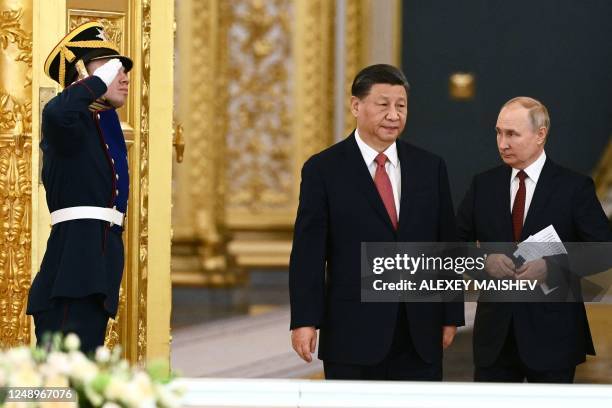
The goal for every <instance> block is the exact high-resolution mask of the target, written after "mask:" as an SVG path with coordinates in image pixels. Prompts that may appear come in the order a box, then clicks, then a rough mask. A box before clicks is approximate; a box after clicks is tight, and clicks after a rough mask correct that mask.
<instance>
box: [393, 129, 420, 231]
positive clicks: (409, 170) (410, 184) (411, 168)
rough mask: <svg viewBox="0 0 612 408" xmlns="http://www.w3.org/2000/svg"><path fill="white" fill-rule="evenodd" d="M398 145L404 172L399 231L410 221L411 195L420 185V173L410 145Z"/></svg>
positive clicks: (401, 166) (397, 142) (397, 143)
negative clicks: (418, 178)
mask: <svg viewBox="0 0 612 408" xmlns="http://www.w3.org/2000/svg"><path fill="white" fill-rule="evenodd" d="M395 143H396V145H397V154H398V157H399V161H400V172H401V174H402V180H401V185H402V191H401V195H400V211H399V221H398V227H397V229H398V231H399V230H400V228H401V227H402V225H405V224H407V223H408V216H409V215H410V210H409V207H410V202H411V201H410V197H414V192H415V191H416V186H417V185H418V180H417V177H418V175H419V174H420V172H419V170H418V169H417V162H416V160H414V157H411V154H410V153H411V152H410V146H409V145H408V144H406V143H400V142H399V140H398V141H396V142H395Z"/></svg>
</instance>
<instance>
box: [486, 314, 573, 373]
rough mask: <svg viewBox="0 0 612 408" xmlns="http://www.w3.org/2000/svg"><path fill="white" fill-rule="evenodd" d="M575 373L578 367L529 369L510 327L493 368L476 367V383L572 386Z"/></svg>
mask: <svg viewBox="0 0 612 408" xmlns="http://www.w3.org/2000/svg"><path fill="white" fill-rule="evenodd" d="M575 372H576V366H571V367H567V368H563V369H556V370H533V369H531V368H529V367H528V366H527V365H525V363H523V362H522V361H521V357H520V354H519V351H518V347H517V345H516V338H515V335H514V328H513V326H512V325H510V328H509V329H508V335H507V337H506V341H505V342H504V346H503V347H502V350H501V352H500V353H499V356H498V357H497V360H495V363H493V364H492V365H491V366H488V367H476V369H475V371H474V381H477V382H511V383H516V382H518V383H522V382H525V381H527V382H530V383H559V384H571V383H573V382H574V373H575Z"/></svg>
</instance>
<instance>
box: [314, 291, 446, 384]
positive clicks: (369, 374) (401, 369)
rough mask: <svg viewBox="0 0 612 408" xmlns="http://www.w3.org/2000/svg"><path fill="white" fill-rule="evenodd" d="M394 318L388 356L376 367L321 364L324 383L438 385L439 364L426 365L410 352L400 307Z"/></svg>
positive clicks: (406, 328)
mask: <svg viewBox="0 0 612 408" xmlns="http://www.w3.org/2000/svg"><path fill="white" fill-rule="evenodd" d="M397 315H398V318H397V323H396V326H395V332H394V334H393V343H392V345H391V348H390V350H389V353H388V354H387V356H386V357H385V358H384V359H383V360H382V361H381V362H380V363H378V364H374V365H367V366H366V365H356V364H345V363H334V362H331V361H323V368H324V370H325V379H327V380H397V381H441V380H442V360H440V361H438V362H435V363H428V362H426V361H424V360H423V359H422V358H421V356H419V354H418V353H417V351H416V350H415V348H414V345H413V343H412V338H411V337H410V329H409V327H408V320H407V317H406V308H405V305H404V304H402V303H400V305H399V311H398V314H397ZM440 330H442V328H441V327H440ZM440 347H442V345H440Z"/></svg>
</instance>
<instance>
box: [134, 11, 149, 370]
mask: <svg viewBox="0 0 612 408" xmlns="http://www.w3.org/2000/svg"><path fill="white" fill-rule="evenodd" d="M141 14H142V32H141V39H140V41H141V46H142V54H141V56H140V58H141V61H140V63H141V67H142V75H141V83H142V88H141V93H140V145H139V149H140V153H139V157H140V169H139V170H140V173H139V175H140V189H139V195H140V197H139V203H138V205H139V214H140V219H139V227H138V247H139V256H138V280H137V281H136V285H137V287H138V289H137V302H138V303H137V310H138V313H137V315H138V317H137V326H136V327H137V332H136V333H137V340H136V361H138V362H139V363H140V364H143V363H144V361H145V358H146V352H147V313H146V312H147V301H148V298H147V280H148V269H147V265H148V262H149V252H148V251H149V84H150V80H151V63H150V60H151V59H150V55H151V0H142V5H141Z"/></svg>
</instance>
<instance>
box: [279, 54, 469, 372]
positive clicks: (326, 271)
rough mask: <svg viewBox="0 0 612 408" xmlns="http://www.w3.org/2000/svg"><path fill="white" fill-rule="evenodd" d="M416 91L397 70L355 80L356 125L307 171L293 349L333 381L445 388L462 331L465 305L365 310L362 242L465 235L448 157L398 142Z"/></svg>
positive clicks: (294, 265) (294, 284) (382, 68)
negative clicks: (446, 360) (459, 229)
mask: <svg viewBox="0 0 612 408" xmlns="http://www.w3.org/2000/svg"><path fill="white" fill-rule="evenodd" d="M408 90H409V85H408V82H407V81H406V79H405V77H404V75H403V73H402V72H401V71H400V70H398V69H397V68H395V67H392V66H390V65H373V66H370V67H367V68H365V69H363V70H362V71H361V72H360V73H358V74H357V76H356V77H355V80H354V81H353V85H352V97H351V110H352V112H353V115H354V116H355V117H356V119H357V129H356V130H355V131H354V132H353V133H352V134H351V135H350V136H349V137H348V138H346V139H345V140H343V141H341V142H339V143H337V144H335V145H333V146H331V147H330V148H328V149H326V150H324V151H322V152H320V153H318V154H316V155H314V156H312V157H311V158H310V159H309V160H308V161H306V163H305V164H304V167H303V169H302V183H301V187H300V202H299V207H298V212H297V219H296V222H295V233H294V239H293V249H292V252H291V261H290V266H289V281H290V282H289V289H290V298H291V330H292V336H291V337H292V345H293V348H294V350H295V351H296V352H297V353H298V355H300V357H302V358H303V359H304V360H305V361H307V362H310V361H311V359H312V357H311V353H314V351H315V347H316V342H317V331H316V330H317V329H320V344H319V358H320V359H322V360H323V361H324V369H325V377H326V378H328V379H371V380H385V379H390V380H440V379H441V378H442V350H443V348H445V347H447V346H448V345H450V344H451V342H452V340H453V338H454V335H455V332H456V327H457V326H460V325H462V324H463V304H462V303H406V304H403V303H398V302H394V303H393V302H392V303H380V302H374V303H365V302H361V298H360V293H361V288H360V279H361V274H360V258H361V255H360V254H361V252H360V251H361V243H362V242H398V241H413V242H437V241H454V240H455V239H456V231H455V230H454V229H453V228H454V226H455V219H454V212H453V205H452V201H451V196H450V192H449V185H448V177H447V173H446V167H445V164H444V161H443V160H442V159H440V158H439V157H437V156H435V155H433V154H431V153H428V152H426V151H424V150H422V149H419V148H417V147H414V146H412V145H410V144H408V143H405V142H403V141H401V140H398V137H399V135H400V134H401V132H402V130H403V129H404V126H405V123H406V116H407V113H408Z"/></svg>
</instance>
